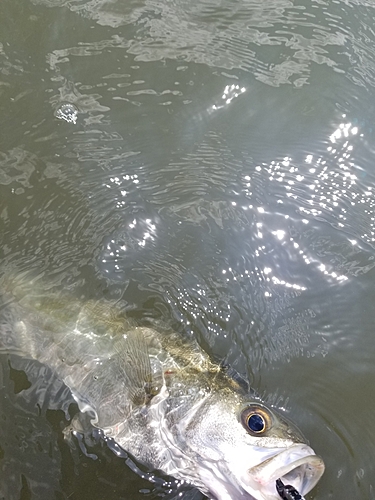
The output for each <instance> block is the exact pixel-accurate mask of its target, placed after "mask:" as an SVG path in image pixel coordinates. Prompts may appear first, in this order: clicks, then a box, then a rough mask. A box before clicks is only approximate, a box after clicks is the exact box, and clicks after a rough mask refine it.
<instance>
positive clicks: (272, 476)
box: [248, 444, 324, 499]
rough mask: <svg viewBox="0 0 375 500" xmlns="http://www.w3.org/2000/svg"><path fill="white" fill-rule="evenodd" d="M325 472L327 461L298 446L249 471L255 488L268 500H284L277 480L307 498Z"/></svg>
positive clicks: (304, 445)
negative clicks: (275, 499)
mask: <svg viewBox="0 0 375 500" xmlns="http://www.w3.org/2000/svg"><path fill="white" fill-rule="evenodd" d="M323 472H324V463H323V460H322V459H321V458H320V457H318V456H317V455H315V454H314V451H313V450H312V449H311V448H310V447H309V446H307V445H306V444H295V445H293V446H291V447H290V448H287V449H286V450H284V451H282V452H280V453H278V454H277V455H274V456H273V457H271V458H268V459H267V460H265V461H264V462H262V463H260V464H259V465H256V466H255V467H252V468H251V469H249V470H248V473H249V474H250V476H251V478H252V480H253V481H254V486H255V487H256V489H258V490H259V491H261V492H262V494H263V495H264V498H267V499H268V498H270V499H271V498H278V499H279V498H280V497H279V495H278V493H277V490H276V480H277V479H280V480H281V481H282V482H283V483H284V484H290V485H292V486H293V487H294V488H296V490H298V492H299V493H300V494H301V495H306V494H307V493H308V492H309V491H311V490H312V489H313V488H314V486H315V485H316V483H317V482H318V481H319V479H320V478H321V476H322V474H323Z"/></svg>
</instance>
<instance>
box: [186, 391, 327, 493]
mask: <svg viewBox="0 0 375 500" xmlns="http://www.w3.org/2000/svg"><path fill="white" fill-rule="evenodd" d="M182 427H184V428H183V429H182ZM181 431H183V432H184V435H185V439H186V441H185V443H186V445H187V446H188V447H189V448H190V450H191V453H192V454H193V455H194V459H195V463H196V465H197V468H196V473H197V475H199V481H200V482H201V483H202V484H203V487H202V486H201V487H200V489H201V490H202V491H203V492H204V493H205V494H207V496H208V497H209V498H212V499H218V500H237V499H238V500H239V499H248V500H250V499H255V500H271V499H272V500H280V496H279V494H278V493H277V490H276V480H277V479H281V481H282V482H283V483H284V484H291V485H292V486H294V488H296V489H297V490H298V492H299V493H300V494H301V495H306V494H307V493H308V492H309V491H310V490H311V489H312V488H313V487H314V486H315V485H316V483H317V482H318V481H319V479H320V477H321V476H322V474H323V472H324V463H323V460H322V459H321V458H320V457H318V456H317V455H316V454H315V452H314V451H313V449H312V448H310V446H309V445H308V443H307V441H306V440H305V438H304V437H303V435H302V434H301V432H300V431H299V430H298V428H297V427H296V426H295V425H294V424H293V423H291V422H289V420H287V419H286V418H285V417H284V416H283V415H281V414H280V413H279V412H277V411H276V410H274V409H273V408H270V407H268V406H266V405H265V404H263V403H261V402H259V401H257V400H251V399H250V398H249V399H247V398H246V397H242V396H241V397H239V396H238V395H235V394H232V395H230V396H228V395H226V394H224V395H223V394H221V395H220V393H219V394H212V395H210V396H208V397H207V398H205V400H204V401H201V402H200V403H199V404H198V405H197V407H196V408H195V411H193V412H191V413H190V414H189V415H186V417H185V419H184V421H183V422H180V432H181Z"/></svg>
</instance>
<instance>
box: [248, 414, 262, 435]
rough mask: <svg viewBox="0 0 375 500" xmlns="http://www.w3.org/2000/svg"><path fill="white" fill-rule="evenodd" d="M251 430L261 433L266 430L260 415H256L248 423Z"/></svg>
mask: <svg viewBox="0 0 375 500" xmlns="http://www.w3.org/2000/svg"><path fill="white" fill-rule="evenodd" d="M247 425H248V426H249V429H250V430H251V431H253V432H261V431H262V430H263V429H264V420H263V418H262V417H261V416H260V415H257V414H254V415H251V417H249V419H248V421H247Z"/></svg>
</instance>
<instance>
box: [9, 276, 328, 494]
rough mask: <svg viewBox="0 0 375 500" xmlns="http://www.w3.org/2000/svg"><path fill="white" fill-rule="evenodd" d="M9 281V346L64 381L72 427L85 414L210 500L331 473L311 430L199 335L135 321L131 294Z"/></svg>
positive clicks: (311, 482) (138, 456) (270, 490)
mask: <svg viewBox="0 0 375 500" xmlns="http://www.w3.org/2000/svg"><path fill="white" fill-rule="evenodd" d="M0 288H1V290H2V291H1V293H0V297H1V298H0V351H1V352H6V353H10V354H13V355H17V356H22V357H24V358H27V359H32V360H37V361H38V362H39V363H42V364H44V365H46V366H48V367H49V368H50V369H51V370H52V371H53V372H54V374H55V375H56V376H57V377H58V378H59V379H60V380H61V381H63V383H64V384H65V385H66V386H67V387H68V388H69V390H70V391H71V394H72V396H73V398H74V399H75V401H76V402H77V405H78V408H79V410H80V412H79V413H78V414H77V416H75V417H74V418H73V420H72V422H71V429H73V430H74V428H76V429H79V428H80V425H81V424H80V418H81V417H82V421H83V420H84V418H83V417H85V418H86V420H87V419H88V420H89V422H90V425H91V426H92V428H97V429H100V432H101V434H102V435H103V436H104V437H105V438H106V439H110V440H113V441H114V442H115V443H116V445H118V446H119V447H120V448H121V449H123V450H125V451H126V452H127V453H129V454H130V455H131V456H132V457H134V459H135V460H136V461H137V462H139V463H141V464H143V465H144V466H146V467H147V468H149V469H150V470H160V471H162V472H163V473H165V474H167V475H169V476H173V477H174V478H176V479H177V480H181V481H184V482H186V483H188V484H190V485H191V486H193V487H196V488H198V490H200V491H201V492H202V493H203V494H204V495H206V496H207V497H208V498H209V499H211V500H280V496H279V493H278V490H277V487H276V485H277V481H279V484H282V483H281V481H282V482H283V483H286V484H288V485H291V488H295V490H296V491H298V492H299V493H300V494H301V495H306V494H307V493H308V492H309V491H311V490H312V489H313V488H314V486H315V485H316V484H317V482H318V481H319V479H320V478H321V476H322V474H323V472H324V462H323V460H322V458H320V457H319V456H318V455H317V454H316V453H315V452H314V450H313V449H312V448H311V447H310V445H309V444H308V442H307V440H306V439H305V437H304V436H303V434H302V433H301V431H300V430H299V429H298V428H297V427H296V426H295V425H294V424H293V423H292V422H291V421H290V420H289V419H288V418H286V417H285V416H284V415H283V414H282V412H280V411H278V410H277V409H275V408H274V407H272V406H270V405H267V404H265V402H264V401H262V400H261V398H259V396H258V395H257V394H256V392H255V391H254V390H253V389H252V388H250V386H249V384H248V383H247V382H246V381H245V379H244V378H242V377H241V376H240V375H239V374H237V373H236V372H235V371H234V370H232V369H230V368H229V367H227V366H225V365H224V364H220V363H219V364H218V363H215V362H214V361H213V360H211V358H210V357H209V356H208V355H207V354H206V353H205V352H204V351H203V350H202V349H201V348H200V346H199V344H198V342H196V341H194V340H193V339H190V338H185V336H183V335H182V334H181V333H176V332H175V331H173V330H172V329H171V328H169V327H166V326H161V325H160V324H159V322H154V323H155V324H154V323H153V322H148V324H146V323H145V324H141V323H140V322H136V321H135V320H134V319H131V318H129V315H128V314H127V311H126V307H125V305H123V304H121V302H120V301H117V302H115V301H109V300H106V299H100V300H86V301H80V300H78V299H77V298H74V297H73V296H72V294H68V293H66V292H65V293H64V292H52V291H50V288H51V287H43V286H41V285H40V284H39V282H38V283H33V281H32V280H31V281H30V282H29V283H27V285H25V283H23V282H22V279H20V278H12V279H10V278H9V277H7V278H6V279H3V280H2V282H1V283H0ZM76 417H77V422H76V423H75V422H74V420H75V419H76ZM82 425H83V424H82Z"/></svg>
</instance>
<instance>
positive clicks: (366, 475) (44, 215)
mask: <svg viewBox="0 0 375 500" xmlns="http://www.w3.org/2000/svg"><path fill="white" fill-rule="evenodd" d="M21 4H22V5H21ZM373 17H374V6H373V5H372V4H370V3H369V2H365V1H363V2H361V1H356V2H352V3H351V4H350V5H348V2H344V1H340V0H338V1H337V2H331V1H329V0H319V1H312V2H296V1H291V0H264V1H262V2H259V1H237V0H236V1H231V0H225V1H222V2H217V1H216V0H215V1H213V0H203V1H200V2H191V1H189V2H187V1H184V0H174V1H168V2H165V1H158V0H152V1H151V0H132V1H130V2H123V1H121V0H118V1H110V2H109V1H106V0H97V1H85V0H30V1H29V2H27V1H26V2H18V1H14V2H10V1H6V2H5V3H4V6H3V15H2V16H1V19H0V31H1V33H2V37H3V38H2V40H1V43H0V99H1V103H2V105H3V107H2V114H1V120H2V123H1V130H2V137H1V139H0V229H1V231H0V234H1V248H2V250H3V255H2V260H1V270H0V272H1V274H2V273H3V272H5V270H7V271H8V272H9V270H11V269H13V268H15V269H17V270H21V271H29V272H30V271H33V272H34V274H35V275H36V276H42V275H43V274H47V275H48V276H49V279H50V281H52V282H53V286H55V287H57V288H62V287H63V288H65V289H67V290H74V292H75V293H77V294H78V295H82V296H85V297H89V298H101V297H103V295H104V296H106V297H109V298H116V299H118V298H122V299H123V301H124V303H126V304H127V307H128V308H129V311H131V314H133V315H134V316H135V317H137V318H138V319H144V318H153V319H154V318H155V317H156V318H157V319H161V320H162V321H165V322H168V323H172V325H173V327H174V328H177V329H179V330H181V334H185V335H194V336H195V337H196V338H197V339H198V340H199V342H200V343H201V344H202V346H203V347H205V348H207V350H208V351H209V353H210V354H211V355H212V356H213V357H215V358H218V359H220V360H222V359H224V360H225V362H228V363H229V364H231V365H232V366H233V367H234V368H235V369H236V370H238V371H239V372H240V373H241V374H244V376H246V377H248V378H249V379H251V380H252V381H253V383H254V386H255V388H256V389H258V390H259V391H260V392H261V393H262V394H264V395H265V396H266V398H268V400H269V401H270V402H272V403H273V404H276V405H277V406H282V407H283V408H284V410H285V411H286V412H290V413H291V416H292V417H293V419H294V420H297V421H298V420H299V423H300V425H301V427H302V428H303V430H304V431H305V433H306V435H308V436H309V438H310V440H311V442H313V443H314V444H316V445H317V447H318V449H320V453H321V454H322V456H323V457H324V459H325V461H326V462H327V472H326V474H325V476H324V478H323V480H322V482H321V484H320V486H319V488H318V489H317V491H316V493H315V497H314V498H316V500H320V499H324V500H326V499H327V498H328V497H330V495H331V497H332V498H349V497H351V498H358V499H366V500H367V499H369V498H374V487H375V486H374V480H373V478H374V476H375V471H374V465H373V449H372V446H371V442H374V441H375V427H374V423H373V414H374V411H375V408H374V404H373V401H375V394H374V384H373V379H374V368H373V367H374V357H375V351H374V347H373V346H374V343H373V324H374V317H373V301H374V298H375V297H374V292H373V281H374V279H373V273H374V266H375V254H374V241H375V240H374V238H375V229H374V220H375V215H374V193H375V176H374V169H373V164H374V153H375V151H374V147H373V144H374V142H375V137H374V131H373V127H372V123H373V114H374V106H373V104H372V103H373V92H374V90H373V89H374V82H375V69H374V64H373V60H374V46H375V35H374V32H373V29H372V19H373ZM64 105H69V106H72V107H73V110H72V112H71V113H68V114H67V115H65V118H64V117H62V119H61V120H56V119H54V118H53V116H54V111H55V110H56V109H60V108H61V107H62V106H64ZM75 108H76V109H77V112H78V115H76V114H75V113H74V110H75ZM76 117H78V118H77V119H76ZM66 118H68V120H67V119H66ZM69 119H70V120H71V122H70V123H69ZM73 119H74V120H75V123H73V121H72V120H73ZM12 363H13V361H12ZM24 368H25V367H24ZM24 368H22V367H19V369H20V370H21V369H24ZM26 368H27V373H28V376H29V378H30V380H31V382H32V387H31V388H30V389H25V390H23V391H21V392H20V393H19V394H17V395H15V394H13V385H12V384H13V382H12V380H11V379H10V378H9V376H8V375H9V366H8V363H7V358H6V357H4V358H2V369H3V373H4V375H3V379H2V380H3V385H4V386H5V388H4V389H3V391H4V392H3V393H2V396H3V395H4V398H8V394H10V395H11V396H10V400H11V402H12V403H11V404H10V405H7V406H4V407H3V406H2V408H1V411H2V415H3V417H4V422H5V421H6V425H5V426H4V425H3V426H2V429H3V431H1V429H0V432H2V434H1V445H0V446H1V448H0V466H3V465H4V464H6V470H10V471H12V470H13V471H14V472H13V476H11V474H9V481H7V482H6V483H5V485H4V484H3V483H2V479H0V486H1V487H0V491H1V488H2V490H3V491H9V492H11V493H9V495H8V494H7V495H5V497H6V498H7V499H8V498H17V499H18V498H19V497H20V491H21V490H22V488H23V491H25V492H26V493H27V494H29V491H31V493H30V496H31V498H38V499H39V498H43V494H42V493H41V492H43V491H47V490H48V494H47V493H46V494H45V496H44V497H45V498H52V496H53V494H54V493H53V494H52V496H51V491H52V490H53V492H54V491H56V492H57V493H56V496H58V495H60V496H64V495H65V496H68V497H69V496H70V498H87V497H88V496H90V499H91V500H93V499H95V498H98V499H99V498H103V497H106V498H113V499H115V498H116V499H118V498H120V497H121V498H131V499H132V500H134V499H135V498H137V499H141V498H144V497H145V495H146V496H151V498H156V497H158V496H164V498H173V497H176V496H177V495H178V492H179V491H180V490H179V488H182V487H183V488H185V489H183V490H181V491H183V495H184V498H195V495H199V494H197V493H196V492H194V491H189V490H188V487H187V486H186V485H185V486H182V485H176V484H174V483H173V484H172V483H170V482H169V480H168V478H167V479H164V478H160V477H159V476H158V475H157V474H155V475H154V477H155V478H156V479H155V481H156V482H155V483H154V484H153V485H151V486H150V484H149V483H148V482H146V481H144V482H142V480H141V479H140V477H139V476H133V475H131V473H130V472H129V470H128V468H124V463H123V461H122V460H121V459H120V458H118V460H119V462H116V457H115V456H114V455H112V454H111V453H109V452H108V450H106V449H105V448H104V447H102V446H101V445H98V449H96V448H95V453H96V454H97V455H98V456H99V459H100V460H98V461H93V460H90V459H88V458H87V457H85V456H83V455H82V453H81V452H80V451H78V450H76V452H72V451H71V450H70V449H69V448H68V447H67V445H66V444H64V443H63V442H62V441H61V440H60V438H61V432H60V429H61V427H63V426H64V425H65V424H66V420H68V418H69V417H70V415H69V414H68V413H66V412H65V413H64V415H60V417H58V416H56V417H53V418H52V423H51V422H50V420H48V419H47V420H46V416H45V415H46V412H45V411H44V410H46V408H47V406H48V404H49V403H51V401H49V400H48V397H49V395H50V394H51V392H50V391H51V390H52V392H53V390H54V389H53V388H52V389H51V386H50V385H49V384H48V383H49V382H50V378H51V377H50V374H44V378H43V377H42V376H40V377H39V375H40V373H39V375H38V376H36V377H35V378H32V377H30V373H31V374H32V373H34V372H33V368H32V367H30V366H27V367H26ZM38 369H39V370H40V369H41V368H40V367H38ZM34 370H36V371H37V369H36V368H35V367H34ZM39 384H41V385H39ZM38 391H39V392H38ZM37 393H38V395H39V396H38V397H39V399H38V397H37ZM64 398H65V400H66V401H69V395H66V394H65V395H63V396H62V397H61V400H64ZM2 400H3V401H9V399H2ZM43 401H44V403H43ZM48 401H49V402H48ZM348 401H350V404H349V405H348ZM36 404H40V405H43V404H45V405H46V406H45V407H43V410H42V412H41V415H40V416H38V415H39V414H38V408H37V406H35V405H36ZM51 405H52V406H50V407H51V408H54V411H55V410H57V409H58V407H57V406H56V407H55V406H53V403H51ZM26 406H27V408H26ZM63 408H64V411H65V410H66V407H65V406H63ZM353 411H355V413H356V415H360V419H361V426H360V427H361V428H360V429H359V428H358V426H353ZM31 414H33V416H32V415H31ZM13 416H15V417H14V418H13ZM3 417H2V418H3ZM28 418H30V420H29V422H30V426H29V428H28V424H27V419H28ZM51 429H52V431H51ZM51 432H52V434H51ZM21 433H22V436H21ZM35 436H37V437H35ZM38 436H39V437H38ZM57 436H60V437H57ZM5 438H6V441H4V439H5ZM56 439H57V440H58V442H57V444H56ZM37 441H38V442H37ZM4 442H6V444H5V445H3V443H4ZM38 450H39V451H38ZM40 450H42V451H40ZM46 450H49V455H48V454H47V453H45V451H46ZM28 451H29V452H30V454H29V455H26V453H27V452H28ZM89 451H90V450H89ZM107 452H108V454H107ZM42 454H43V460H41V461H40V467H39V466H38V464H39V460H38V459H36V458H35V457H39V455H42ZM26 457H27V458H26ZM21 458H22V460H21ZM123 460H126V458H123ZM15 464H18V465H19V467H18V468H16V465H15ZM106 464H108V465H106ZM31 465H32V467H31ZM129 466H130V467H131V468H132V469H133V470H136V466H135V465H134V464H131V463H130V462H129ZM7 467H9V468H8V469H7ZM46 471H47V472H46ZM48 471H50V472H48ZM125 471H126V472H125ZM137 473H138V474H139V475H141V474H140V471H139V469H137ZM7 477H8V475H7ZM97 478H99V481H98V480H97ZM158 481H159V482H158ZM156 483H157V485H156V486H155V484H156ZM103 485H104V486H103ZM108 485H110V486H108ZM154 487H155V489H154ZM6 488H8V489H6ZM43 488H44V489H43ZM170 490H172V491H170ZM26 493H25V495H26ZM12 495H13V496H12ZM0 496H1V494H0ZM331 497H330V498H331ZM197 498H200V497H199V496H198V497H197Z"/></svg>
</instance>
